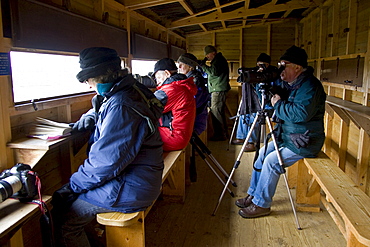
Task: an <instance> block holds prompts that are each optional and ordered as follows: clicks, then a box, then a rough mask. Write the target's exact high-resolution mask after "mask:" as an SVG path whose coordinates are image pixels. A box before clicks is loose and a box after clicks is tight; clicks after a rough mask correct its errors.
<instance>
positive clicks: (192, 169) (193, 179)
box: [189, 144, 198, 182]
mask: <svg viewBox="0 0 370 247" xmlns="http://www.w3.org/2000/svg"><path fill="white" fill-rule="evenodd" d="M189 174H190V181H191V182H196V181H197V177H198V176H197V168H196V165H195V147H194V145H193V144H192V145H191V156H190V166H189Z"/></svg>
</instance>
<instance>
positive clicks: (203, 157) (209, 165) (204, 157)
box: [191, 141, 235, 197]
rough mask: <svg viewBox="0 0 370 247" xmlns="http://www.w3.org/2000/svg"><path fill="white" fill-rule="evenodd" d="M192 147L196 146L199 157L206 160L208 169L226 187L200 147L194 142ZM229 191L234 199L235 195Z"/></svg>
mask: <svg viewBox="0 0 370 247" xmlns="http://www.w3.org/2000/svg"><path fill="white" fill-rule="evenodd" d="M191 145H193V146H194V149H195V150H196V151H197V152H198V154H199V156H200V157H201V158H202V159H203V160H204V162H205V163H206V164H207V165H208V167H209V168H210V169H211V171H212V172H213V173H214V174H215V175H216V177H217V178H218V180H220V182H221V183H222V184H223V185H225V182H224V181H223V180H222V178H221V177H220V176H219V175H218V173H217V172H216V170H215V169H214V168H213V167H212V166H211V164H210V163H209V162H208V161H207V159H206V156H204V154H203V152H202V151H201V150H200V149H199V147H198V146H197V145H196V143H194V142H193V141H191ZM227 191H228V192H229V193H230V195H231V196H232V197H234V196H235V195H234V193H233V192H232V191H231V190H230V189H229V188H227Z"/></svg>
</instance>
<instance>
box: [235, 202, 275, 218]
mask: <svg viewBox="0 0 370 247" xmlns="http://www.w3.org/2000/svg"><path fill="white" fill-rule="evenodd" d="M270 213H271V209H270V208H261V207H259V206H257V205H255V204H254V203H253V202H252V203H251V205H249V206H248V207H246V208H242V209H240V210H239V215H240V216H241V217H243V218H257V217H262V216H266V215H269V214H270Z"/></svg>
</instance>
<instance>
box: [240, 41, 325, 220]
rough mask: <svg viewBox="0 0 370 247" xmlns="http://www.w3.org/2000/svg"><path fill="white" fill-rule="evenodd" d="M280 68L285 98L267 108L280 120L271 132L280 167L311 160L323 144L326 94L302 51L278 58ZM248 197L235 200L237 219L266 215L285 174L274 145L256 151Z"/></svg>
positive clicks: (274, 100) (276, 99) (277, 97)
mask: <svg viewBox="0 0 370 247" xmlns="http://www.w3.org/2000/svg"><path fill="white" fill-rule="evenodd" d="M280 65H281V66H283V67H284V70H283V71H282V73H281V75H280V77H281V80H282V87H283V88H284V89H285V90H287V93H288V97H287V98H282V97H281V96H280V95H278V94H274V95H273V97H272V98H271V104H272V106H273V107H274V109H275V114H276V116H277V117H278V118H279V119H280V121H279V122H278V124H277V128H276V129H275V130H274V132H275V133H277V134H276V139H277V140H278V146H279V152H280V154H281V158H282V160H283V165H284V167H289V166H291V165H293V164H294V163H295V162H297V161H298V160H300V159H302V158H305V157H315V156H316V155H317V154H318V153H319V152H320V150H321V148H322V145H323V144H324V140H325V133H324V113H325V100H326V94H325V92H324V88H323V86H322V84H321V82H320V81H319V80H318V79H317V78H316V77H315V76H314V75H313V68H312V67H310V66H307V53H306V51H305V50H303V49H301V48H299V47H297V46H292V47H290V48H289V49H287V50H286V51H285V53H284V54H283V55H282V56H281V58H280ZM254 167H255V169H260V171H257V170H253V172H252V177H251V180H250V187H249V189H248V195H247V197H245V198H242V199H238V200H237V201H236V202H235V204H236V205H237V206H238V207H240V208H241V209H240V210H239V215H241V216H242V217H244V218H255V217H260V216H265V215H268V214H270V212H271V210H270V207H271V202H272V198H273V196H274V194H275V191H276V186H277V183H278V181H279V178H280V174H282V173H284V172H285V169H284V167H282V166H281V165H280V164H279V161H278V158H277V153H276V150H275V148H274V143H273V142H270V143H268V144H267V146H265V147H263V148H261V149H260V152H259V156H258V158H257V160H256V162H255V163H254Z"/></svg>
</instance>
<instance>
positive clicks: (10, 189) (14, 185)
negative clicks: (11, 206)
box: [0, 176, 22, 202]
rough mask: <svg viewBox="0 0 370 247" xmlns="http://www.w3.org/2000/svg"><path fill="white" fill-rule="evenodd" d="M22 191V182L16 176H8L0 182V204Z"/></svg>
mask: <svg viewBox="0 0 370 247" xmlns="http://www.w3.org/2000/svg"><path fill="white" fill-rule="evenodd" d="M21 189H22V182H21V180H20V179H19V177H17V176H9V177H6V178H4V179H2V180H0V202H3V201H5V200H6V199H8V198H9V197H11V196H12V195H13V194H14V193H16V192H18V191H19V190H21Z"/></svg>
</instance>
